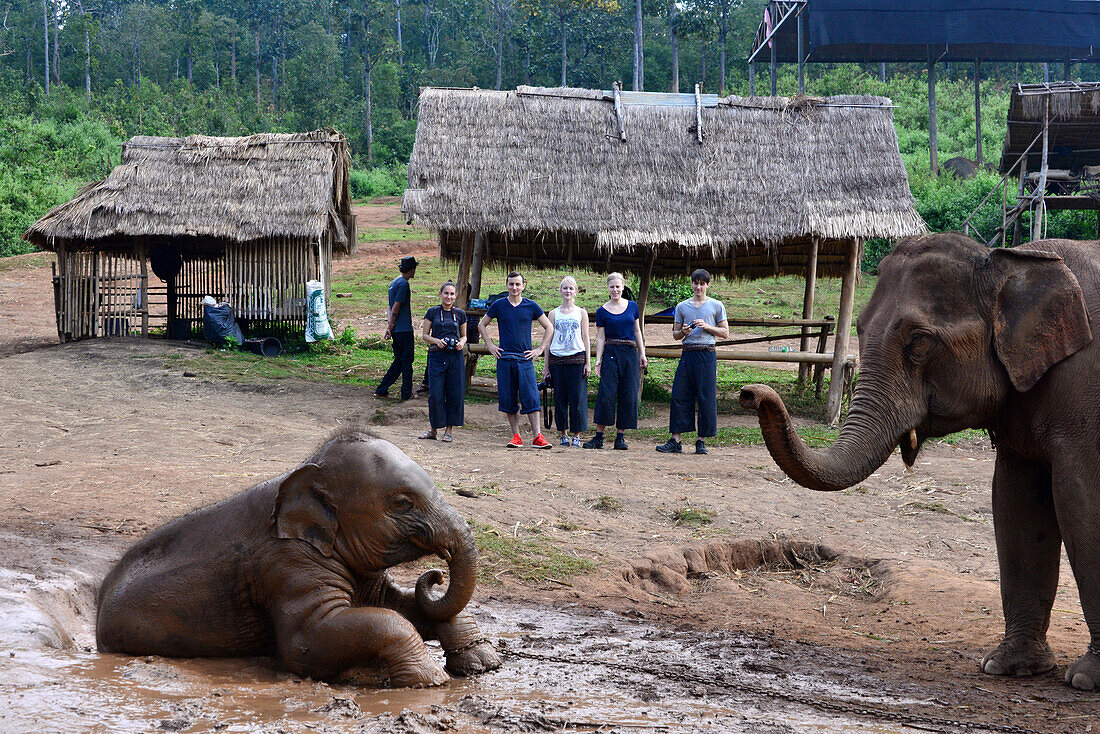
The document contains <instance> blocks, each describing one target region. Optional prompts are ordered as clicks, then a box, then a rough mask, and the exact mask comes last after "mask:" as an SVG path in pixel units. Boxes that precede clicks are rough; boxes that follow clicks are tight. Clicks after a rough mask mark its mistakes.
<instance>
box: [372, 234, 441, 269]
mask: <svg viewBox="0 0 1100 734" xmlns="http://www.w3.org/2000/svg"><path fill="white" fill-rule="evenodd" d="M425 234H426V233H425V232H424V230H422V229H414V228H413V227H371V228H369V229H360V230H359V235H358V239H359V241H360V242H419V241H426V242H431V238H430V237H425ZM394 277H397V276H396V274H395V275H394Z"/></svg>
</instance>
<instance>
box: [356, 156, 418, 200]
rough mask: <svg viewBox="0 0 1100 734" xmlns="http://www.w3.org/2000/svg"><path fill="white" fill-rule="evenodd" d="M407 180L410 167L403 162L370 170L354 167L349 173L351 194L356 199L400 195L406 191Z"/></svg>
mask: <svg viewBox="0 0 1100 734" xmlns="http://www.w3.org/2000/svg"><path fill="white" fill-rule="evenodd" d="M407 180H408V169H407V168H406V167H405V166H404V165H403V164H399V165H395V166H390V167H388V168H381V167H379V168H371V169H368V170H360V169H353V170H352V171H351V173H350V174H349V175H348V183H349V185H350V186H351V196H352V198H354V199H370V198H373V197H375V196H400V195H401V194H403V193H404V192H405V182H406V181H407Z"/></svg>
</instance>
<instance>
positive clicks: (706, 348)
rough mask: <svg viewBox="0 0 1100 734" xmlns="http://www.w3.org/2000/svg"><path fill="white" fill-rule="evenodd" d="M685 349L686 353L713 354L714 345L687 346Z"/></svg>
mask: <svg viewBox="0 0 1100 734" xmlns="http://www.w3.org/2000/svg"><path fill="white" fill-rule="evenodd" d="M683 348H684V351H685V352H713V351H714V345H713V344H685V345H684V347H683Z"/></svg>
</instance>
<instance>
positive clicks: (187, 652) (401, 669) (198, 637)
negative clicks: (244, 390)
mask: <svg viewBox="0 0 1100 734" xmlns="http://www.w3.org/2000/svg"><path fill="white" fill-rule="evenodd" d="M429 553H435V554H437V555H439V556H440V557H442V558H443V559H445V560H446V561H447V562H448V564H449V569H450V583H449V584H448V586H447V590H446V592H445V593H444V594H443V595H442V596H441V597H438V598H436V597H433V596H432V595H431V593H430V588H431V587H432V586H433V585H435V584H438V583H440V582H441V580H442V574H441V573H440V572H439V571H437V570H432V571H428V572H426V573H424V574H423V575H422V576H421V577H420V579H419V580H418V581H417V584H416V590H415V592H413V591H411V590H407V589H401V588H399V587H397V586H395V585H394V584H393V583H392V581H391V580H390V577H389V574H388V573H387V572H386V569H387V568H388V567H390V566H393V565H396V564H398V563H403V562H405V561H411V560H414V559H417V558H420V557H422V556H425V555H428V554H429ZM476 581H477V548H476V547H475V545H474V541H473V536H472V534H471V532H470V530H469V528H468V527H467V525H466V522H465V520H463V519H462V517H461V516H459V514H458V513H457V512H455V511H454V509H453V508H451V507H450V506H449V505H448V504H447V503H446V502H445V501H444V500H443V497H442V495H441V494H440V492H439V490H437V489H436V488H435V485H434V484H433V483H432V480H431V479H430V478H429V477H428V475H427V474H426V473H425V472H424V470H423V469H421V468H420V467H419V466H418V465H417V464H416V463H415V462H413V461H412V459H410V458H409V457H408V456H406V455H405V454H404V453H402V452H401V451H400V450H398V449H397V447H396V446H394V445H393V444H390V443H388V442H386V441H383V440H381V439H379V438H376V437H374V436H372V435H370V434H368V433H365V432H362V431H359V430H355V429H349V430H345V431H343V432H341V433H338V434H336V435H334V436H333V437H331V438H330V439H328V440H327V441H326V442H325V443H324V444H323V445H322V446H321V448H320V449H318V450H317V452H316V453H315V454H314V455H313V456H312V457H310V458H309V459H308V460H307V461H306V462H305V463H304V464H302V465H301V466H299V467H298V468H297V469H295V470H294V471H292V472H290V473H289V474H286V475H284V476H281V477H277V478H275V479H271V480H268V481H266V482H263V483H261V484H258V485H256V486H255V487H252V488H251V489H248V490H245V491H244V492H241V493H240V494H238V495H235V496H233V497H230V498H229V499H227V500H225V501H223V502H219V503H218V504H216V505H211V506H209V507H204V508H202V509H200V510H196V511H195V512H192V513H191V514H189V515H186V516H184V517H181V518H178V519H176V520H174V521H172V522H170V523H168V524H167V525H165V526H164V527H162V528H160V529H159V530H156V531H155V532H153V533H152V534H150V535H149V536H148V537H146V538H145V539H144V540H142V541H141V542H139V543H138V544H137V545H135V546H134V547H133V548H131V549H130V550H129V551H128V552H127V553H126V555H124V556H123V557H122V560H120V561H119V563H118V565H117V566H115V568H114V569H113V570H112V571H111V573H110V574H109V575H108V576H107V578H106V580H104V582H103V586H102V587H101V589H100V592H99V617H98V620H97V623H96V639H97V642H98V645H99V649H100V650H101V651H104V652H121V653H129V654H132V655H149V654H155V655H168V656H174V657H234V656H252V655H266V656H274V657H278V658H279V659H280V660H281V662H282V664H283V665H284V666H285V667H286V668H287V669H289V670H291V671H293V672H295V673H299V674H301V675H309V676H313V677H318V678H327V677H332V676H334V675H336V674H338V673H340V672H342V671H344V670H347V669H349V668H354V667H357V666H361V665H363V664H366V663H378V662H381V663H383V664H385V665H387V666H388V668H389V674H390V680H391V682H392V683H393V684H394V685H397V686H426V685H438V684H441V683H443V682H445V681H446V680H447V678H448V676H447V674H446V672H444V669H443V667H442V666H440V664H439V663H438V662H436V661H435V660H433V659H432V657H431V656H430V655H429V654H428V651H427V649H426V648H425V646H424V639H425V638H430V639H438V640H439V641H440V643H441V644H442V647H443V650H444V652H445V653H446V659H447V669H448V670H450V671H451V672H452V673H455V674H456V675H466V674H471V673H477V672H482V671H485V670H491V669H493V668H496V667H498V666H499V665H500V660H499V658H498V657H497V655H496V652H495V651H494V650H493V647H492V645H491V644H490V643H489V642H488V641H487V640H485V638H483V637H482V636H481V634H480V632H479V631H478V628H477V624H476V623H475V622H474V620H473V618H472V617H471V616H470V614H469V613H468V612H463V608H464V607H465V606H466V604H467V602H469V600H470V597H471V596H472V595H473V592H474V587H475V584H476Z"/></svg>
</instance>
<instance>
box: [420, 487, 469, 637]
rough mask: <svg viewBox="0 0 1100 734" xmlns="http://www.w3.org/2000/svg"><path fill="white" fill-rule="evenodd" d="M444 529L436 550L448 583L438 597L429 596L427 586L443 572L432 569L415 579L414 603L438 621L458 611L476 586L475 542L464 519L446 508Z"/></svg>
mask: <svg viewBox="0 0 1100 734" xmlns="http://www.w3.org/2000/svg"><path fill="white" fill-rule="evenodd" d="M445 517H446V520H445V524H446V530H445V531H444V533H443V537H442V539H441V543H440V546H439V548H438V551H437V552H438V553H439V555H440V556H441V557H443V558H444V559H445V560H446V561H447V563H448V574H449V575H450V583H449V584H448V585H447V591H446V592H445V593H444V594H443V595H442V596H440V597H438V598H436V597H432V595H431V588H432V587H433V586H435V585H436V584H440V583H442V582H443V573H442V572H441V571H439V570H438V569H434V568H433V569H432V570H431V571H426V572H425V573H423V574H421V576H420V578H419V579H417V581H416V603H417V605H418V606H419V607H420V609H421V610H423V612H424V614H426V615H427V616H428V617H429V618H431V619H433V620H435V621H437V622H442V621H445V620H448V619H451V618H452V617H454V616H455V615H457V614H458V613H459V612H461V611H462V610H463V609H464V608H465V607H466V605H467V604H468V603H469V602H470V599H471V597H473V595H474V587H475V586H477V545H476V544H475V543H474V535H473V533H471V532H470V527H469V526H468V525H467V524H466V521H465V520H464V519H463V518H462V517H461V516H460V515H459V514H458V513H457V512H455V511H454V510H452V509H450V508H448V510H447V513H446V515H445Z"/></svg>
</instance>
